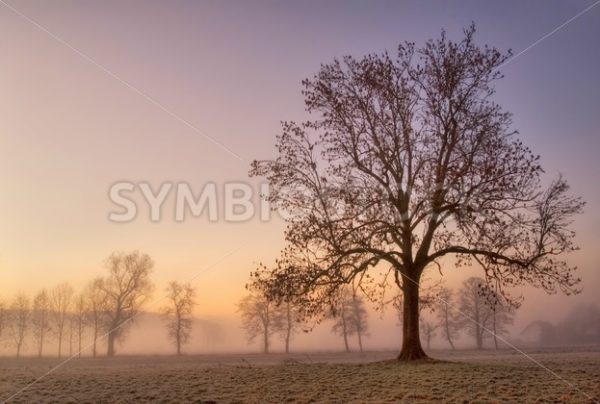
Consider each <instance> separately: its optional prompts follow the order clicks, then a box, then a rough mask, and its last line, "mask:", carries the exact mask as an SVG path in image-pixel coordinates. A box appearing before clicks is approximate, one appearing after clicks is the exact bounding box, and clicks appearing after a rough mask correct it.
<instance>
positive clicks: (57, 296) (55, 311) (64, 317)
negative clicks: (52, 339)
mask: <svg viewBox="0 0 600 404" xmlns="http://www.w3.org/2000/svg"><path fill="white" fill-rule="evenodd" d="M73 293H74V291H73V288H72V287H71V285H69V284H68V283H66V282H65V283H61V284H59V285H57V286H55V287H54V289H52V291H51V292H50V300H51V304H52V317H53V321H52V323H53V326H52V330H53V331H54V334H55V335H56V339H57V342H58V357H59V358H60V357H61V356H62V344H63V337H64V335H65V331H66V330H65V327H66V326H67V323H68V321H69V310H70V308H71V300H72V298H73Z"/></svg>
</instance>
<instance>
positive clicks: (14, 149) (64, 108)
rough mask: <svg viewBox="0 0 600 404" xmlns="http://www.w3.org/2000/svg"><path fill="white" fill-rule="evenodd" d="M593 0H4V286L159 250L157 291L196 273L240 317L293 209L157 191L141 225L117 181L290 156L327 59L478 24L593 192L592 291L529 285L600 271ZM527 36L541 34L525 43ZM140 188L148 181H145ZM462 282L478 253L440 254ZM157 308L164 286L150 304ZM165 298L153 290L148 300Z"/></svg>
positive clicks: (542, 127) (595, 281)
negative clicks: (572, 284) (308, 88)
mask: <svg viewBox="0 0 600 404" xmlns="http://www.w3.org/2000/svg"><path fill="white" fill-rule="evenodd" d="M592 4H594V2H592V1H568V2H567V1H529V2H520V1H509V2H502V3H501V4H500V3H498V2H492V1H460V2H459V1H457V2H451V3H450V2H441V1H420V2H389V1H371V2H355V1H344V2H342V1H329V2H317V1H306V2H283V1H282V2H277V1H272V2H266V1H264V2H262V1H260V2H259V1H247V2H246V1H244V2H241V1H239V2H233V1H226V2H217V1H205V2H192V1H179V2H169V3H167V2H160V1H144V2H142V1H128V2H122V1H102V2H100V1H80V2H67V1H52V2H48V1H28V0H21V1H14V0H13V1H10V0H3V1H1V2H0V54H1V55H2V56H1V59H0V111H1V112H0V188H1V189H2V198H0V298H5V299H8V298H10V296H12V295H14V294H15V293H17V292H19V291H22V292H25V293H29V294H33V293H34V292H35V291H37V290H39V289H41V288H42V287H51V286H53V285H55V284H57V283H60V282H65V281H68V282H70V283H72V284H73V285H74V286H75V287H76V288H81V287H83V285H85V283H86V282H87V281H88V280H90V279H92V278H93V277H95V276H98V275H102V274H103V273H104V271H105V268H104V260H105V259H106V257H107V256H108V255H109V254H110V253H111V252H112V251H115V250H124V251H130V250H134V249H139V250H140V251H143V252H146V253H148V254H149V255H150V256H151V257H152V258H153V259H154V261H155V263H156V265H155V269H154V273H153V279H154V281H155V282H156V284H157V293H156V295H155V298H157V299H158V298H160V296H161V294H162V289H163V288H164V286H165V285H166V282H168V281H170V280H180V281H192V283H193V284H194V285H195V286H196V287H197V289H198V294H199V298H198V303H199V305H198V308H197V312H198V314H199V315H204V316H213V317H235V316H236V312H235V310H236V303H237V301H239V299H240V298H241V296H242V295H243V294H244V284H245V283H246V282H247V280H248V274H249V272H250V271H251V270H253V269H254V268H255V266H256V263H257V262H259V261H262V262H272V261H273V260H274V259H275V257H276V256H277V254H278V251H279V250H280V249H281V248H282V247H283V245H284V243H283V228H284V226H283V223H282V222H281V220H277V218H274V219H273V220H269V221H261V220H259V219H258V218H257V217H254V218H252V219H250V220H247V221H244V222H241V223H226V222H225V221H224V220H217V221H216V222H210V221H208V220H207V218H206V217H200V218H191V219H189V220H185V221H184V222H182V223H179V222H176V221H175V220H174V214H173V210H174V208H173V206H174V198H175V197H174V195H173V193H171V194H169V196H168V197H167V201H166V203H165V207H164V209H163V212H162V213H163V216H162V219H161V220H160V221H158V222H152V221H151V220H150V219H149V212H148V209H147V206H146V205H143V204H142V205H141V206H140V208H139V212H138V215H137V216H136V218H135V219H134V220H133V221H131V222H128V223H114V222H111V221H110V220H109V219H108V217H109V213H110V212H111V211H114V210H115V209H116V207H115V204H114V203H112V202H111V200H110V199H109V196H108V195H109V189H110V188H111V186H112V185H113V184H115V183H117V182H119V181H128V182H132V183H139V182H147V183H149V184H151V185H152V186H154V187H158V186H159V185H160V184H162V183H166V182H168V183H179V182H185V183H187V184H189V185H190V187H191V188H192V189H193V190H195V191H196V192H199V191H201V190H202V187H203V186H204V185H205V184H207V183H215V184H216V186H217V189H218V190H219V192H220V193H222V192H223V189H224V184H225V183H227V182H245V183H248V184H250V185H251V186H252V187H253V189H255V190H257V189H258V184H259V181H258V180H256V179H249V178H248V176H247V173H248V169H249V164H250V162H251V161H252V160H253V159H262V158H270V157H274V156H275V148H274V141H275V136H276V135H277V134H278V133H279V131H280V121H282V120H302V119H304V118H306V114H305V112H304V103H303V99H302V96H301V94H300V90H301V86H300V82H301V80H302V79H304V78H306V77H310V76H312V75H313V74H314V73H315V72H316V71H317V70H318V68H319V65H320V64H321V63H326V62H329V61H331V60H332V59H333V58H334V57H341V56H343V55H347V54H351V55H354V56H361V55H364V54H366V53H372V52H382V51H384V50H389V51H393V50H394V49H395V48H396V46H397V45H398V43H399V42H402V41H413V42H416V43H417V45H418V44H422V43H424V41H426V40H427V39H429V38H435V37H437V36H439V33H440V30H441V29H442V28H443V29H446V30H447V32H448V34H449V36H450V37H451V38H453V39H459V38H460V35H461V32H462V29H463V28H464V27H466V26H468V25H469V24H470V23H471V22H475V23H476V25H477V37H476V39H477V42H478V43H479V44H481V45H483V44H486V43H487V44H490V45H492V46H496V47H498V48H499V49H501V50H507V49H512V50H513V53H514V54H519V53H520V52H521V51H523V50H526V51H525V52H524V53H523V54H520V55H519V56H518V57H517V58H515V59H514V60H513V61H511V63H510V64H508V65H507V66H505V67H504V68H503V70H502V71H503V73H504V74H505V78H504V79H503V80H501V81H500V82H499V83H498V84H497V90H498V92H497V97H496V101H497V102H498V103H500V104H501V105H502V106H503V107H504V108H505V109H506V110H508V111H510V112H512V113H513V114H514V129H516V130H518V131H519V132H520V135H519V136H520V137H521V139H522V140H523V141H524V142H525V143H526V144H527V145H528V146H530V147H531V148H532V149H533V151H534V152H535V153H537V154H540V155H541V156H542V160H541V161H542V165H543V167H544V168H545V170H546V172H547V175H548V177H547V178H548V179H550V178H553V177H555V176H557V175H558V173H562V174H563V175H564V176H565V177H566V179H567V180H568V181H569V183H570V184H571V185H572V190H573V193H575V194H577V195H581V196H582V197H583V198H584V200H585V201H586V202H587V206H586V209H585V214H584V215H582V216H580V217H579V218H577V220H576V223H575V224H574V229H575V230H576V231H577V242H578V244H579V245H580V246H581V251H578V252H577V253H575V254H572V255H571V256H569V257H568V260H569V262H572V263H574V264H576V265H578V266H579V274H580V275H581V276H582V278H583V280H584V282H583V288H584V290H583V293H582V294H581V295H579V296H576V297H569V298H566V297H564V296H561V295H555V296H547V295H545V294H544V293H543V292H541V291H537V290H525V291H523V293H524V295H525V298H526V300H525V304H524V305H523V307H522V309H521V312H522V313H523V316H524V317H525V318H528V319H530V318H534V317H535V318H550V317H552V316H553V315H558V314H564V313H565V312H566V310H567V308H568V307H569V306H571V305H573V304H575V303H577V302H579V301H593V300H594V299H596V301H597V297H596V294H595V290H596V289H597V287H598V286H600V275H599V273H598V268H597V264H598V262H599V258H600V250H599V249H598V248H597V246H598V244H599V241H600V215H599V214H598V212H599V208H600V190H599V187H598V182H597V179H598V178H599V176H600V164H599V163H598V156H597V154H598V151H600V136H599V133H598V131H599V128H600V114H598V110H599V105H600V80H599V78H598V71H600V43H599V42H598V38H600V5H598V6H597V7H593V8H592V9H590V10H589V11H588V12H586V13H585V14H583V15H581V16H579V17H578V18H577V19H575V20H573V21H572V22H570V23H569V24H567V25H566V26H564V27H562V28H561V29H560V30H558V31H556V32H555V33H553V34H551V35H550V36H548V37H546V38H545V39H543V40H541V41H540V42H538V43H536V41H538V40H540V39H541V38H544V36H546V35H548V34H550V33H552V31H553V30H555V29H556V28H557V27H559V26H561V24H563V23H565V22H566V21H568V20H569V19H571V18H572V17H573V16H575V15H577V14H578V13H579V12H581V11H582V10H584V9H586V8H587V7H589V6H591V5H592ZM532 44H535V45H534V46H533V47H531V48H529V47H530V46H531V45H532ZM137 195H138V196H139V195H140V194H139V190H138V191H137ZM445 274H446V275H447V279H448V282H449V284H450V285H451V286H458V285H459V284H460V281H461V280H462V279H464V278H465V277H466V276H469V275H472V274H477V271H476V270H475V269H473V270H469V269H465V270H460V271H456V270H454V269H452V268H447V270H446V271H445ZM153 304H154V306H155V307H154V308H156V307H158V305H159V303H153ZM152 309H153V306H152V305H151V307H149V310H152Z"/></svg>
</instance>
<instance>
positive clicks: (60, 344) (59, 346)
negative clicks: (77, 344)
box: [58, 330, 63, 358]
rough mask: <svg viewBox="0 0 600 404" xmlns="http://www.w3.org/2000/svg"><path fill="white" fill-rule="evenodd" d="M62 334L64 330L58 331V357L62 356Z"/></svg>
mask: <svg viewBox="0 0 600 404" xmlns="http://www.w3.org/2000/svg"><path fill="white" fill-rule="evenodd" d="M62 336H63V332H62V330H59V331H58V357H59V358H60V357H61V356H62V339H63V338H62Z"/></svg>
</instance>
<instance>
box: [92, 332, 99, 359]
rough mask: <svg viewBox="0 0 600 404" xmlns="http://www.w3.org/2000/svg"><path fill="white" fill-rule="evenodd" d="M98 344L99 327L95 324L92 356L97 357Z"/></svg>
mask: <svg viewBox="0 0 600 404" xmlns="http://www.w3.org/2000/svg"><path fill="white" fill-rule="evenodd" d="M97 343H98V325H97V324H94V344H93V345H92V356H93V357H94V358H95V357H96V344H97Z"/></svg>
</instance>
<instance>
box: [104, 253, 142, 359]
mask: <svg viewBox="0 0 600 404" xmlns="http://www.w3.org/2000/svg"><path fill="white" fill-rule="evenodd" d="M106 265H107V267H108V272H109V274H108V276H107V277H106V278H104V279H103V281H102V282H101V283H100V285H99V286H100V287H101V289H102V291H103V293H104V295H105V299H106V300H105V303H106V308H105V316H104V318H105V320H106V321H105V324H104V325H105V328H106V333H107V335H108V341H107V352H106V354H107V356H114V355H115V342H116V341H117V339H119V338H122V337H123V335H124V332H125V330H126V327H127V326H129V325H131V322H132V320H133V318H134V317H135V316H136V315H137V313H138V311H139V310H140V308H141V307H142V305H143V304H144V303H145V302H146V300H147V299H148V298H149V297H150V295H151V293H152V291H153V290H154V286H153V284H152V282H151V281H150V272H151V271H152V268H153V267H154V262H153V261H152V259H151V258H150V256H148V255H147V254H143V253H140V252H139V251H133V252H131V253H124V252H116V253H113V254H111V255H110V256H109V257H108V260H107V263H106Z"/></svg>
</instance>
